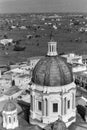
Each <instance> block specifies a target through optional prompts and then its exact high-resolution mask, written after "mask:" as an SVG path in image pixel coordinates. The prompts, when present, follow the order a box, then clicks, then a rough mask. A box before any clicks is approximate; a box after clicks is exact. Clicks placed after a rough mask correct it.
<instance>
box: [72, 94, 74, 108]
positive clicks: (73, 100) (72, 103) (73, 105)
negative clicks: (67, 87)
mask: <svg viewBox="0 0 87 130" xmlns="http://www.w3.org/2000/svg"><path fill="white" fill-rule="evenodd" d="M74 100H75V99H74V93H72V109H74V107H75V101H74Z"/></svg>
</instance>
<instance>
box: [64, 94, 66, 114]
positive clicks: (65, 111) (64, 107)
mask: <svg viewBox="0 0 87 130" xmlns="http://www.w3.org/2000/svg"><path fill="white" fill-rule="evenodd" d="M64 114H66V97H65V98H64Z"/></svg>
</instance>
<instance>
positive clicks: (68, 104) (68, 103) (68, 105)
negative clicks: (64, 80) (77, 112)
mask: <svg viewBox="0 0 87 130" xmlns="http://www.w3.org/2000/svg"><path fill="white" fill-rule="evenodd" d="M67 107H68V109H70V100H68V102H67Z"/></svg>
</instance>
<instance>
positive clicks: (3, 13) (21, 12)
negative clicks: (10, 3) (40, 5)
mask: <svg viewBox="0 0 87 130" xmlns="http://www.w3.org/2000/svg"><path fill="white" fill-rule="evenodd" d="M41 13H42V14H45V13H50V14H52V13H58V14H64V13H65V14H87V12H55V11H54V12H50V11H49V12H4V13H3V12H0V14H41Z"/></svg>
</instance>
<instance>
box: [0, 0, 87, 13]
mask: <svg viewBox="0 0 87 130" xmlns="http://www.w3.org/2000/svg"><path fill="white" fill-rule="evenodd" d="M55 11H56V12H87V0H0V13H13V12H16V13H17V12H55Z"/></svg>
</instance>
